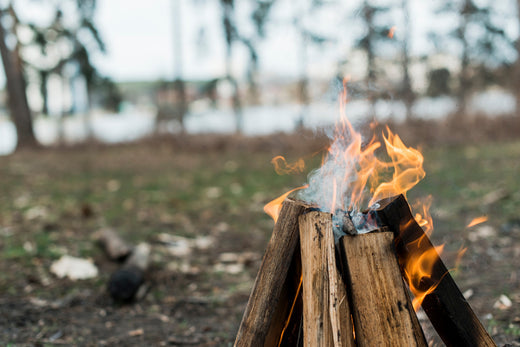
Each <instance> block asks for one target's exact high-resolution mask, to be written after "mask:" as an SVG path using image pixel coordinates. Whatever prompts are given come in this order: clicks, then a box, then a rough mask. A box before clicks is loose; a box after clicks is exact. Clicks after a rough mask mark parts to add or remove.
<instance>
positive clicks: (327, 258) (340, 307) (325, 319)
mask: <svg viewBox="0 0 520 347" xmlns="http://www.w3.org/2000/svg"><path fill="white" fill-rule="evenodd" d="M300 247H301V258H302V279H303V331H304V344H303V345H304V346H309V347H314V346H355V342H354V337H353V329H352V321H351V318H350V308H349V305H348V298H347V293H346V289H345V284H344V283H343V281H342V279H341V276H339V273H338V270H337V265H336V257H335V251H334V235H333V231H332V216H331V215H330V213H325V212H318V211H312V212H309V213H307V214H304V215H302V216H300Z"/></svg>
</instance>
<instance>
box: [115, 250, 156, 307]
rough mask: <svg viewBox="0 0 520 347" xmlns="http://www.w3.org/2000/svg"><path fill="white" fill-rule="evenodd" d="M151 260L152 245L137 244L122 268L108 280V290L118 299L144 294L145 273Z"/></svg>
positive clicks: (129, 299)
mask: <svg viewBox="0 0 520 347" xmlns="http://www.w3.org/2000/svg"><path fill="white" fill-rule="evenodd" d="M149 262H150V246H149V245H148V244H147V243H144V242H143V243H140V244H139V245H137V246H136V247H135V248H134V249H133V251H132V253H131V254H130V256H128V258H127V259H126V261H125V263H124V264H123V266H122V267H121V268H119V269H118V270H116V271H115V272H114V273H113V274H112V275H111V276H110V279H109V281H108V292H109V293H110V296H111V297H112V298H113V299H114V300H116V301H122V302H128V301H132V300H133V299H136V298H140V297H141V296H143V295H142V294H144V293H143V292H142V291H141V289H142V288H144V286H143V284H144V282H145V274H146V270H147V269H148V264H149Z"/></svg>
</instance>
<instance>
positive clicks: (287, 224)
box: [234, 199, 308, 347]
mask: <svg viewBox="0 0 520 347" xmlns="http://www.w3.org/2000/svg"><path fill="white" fill-rule="evenodd" d="M307 208H308V206H307V205H306V204H304V203H303V202H301V201H296V200H292V199H286V200H285V201H284V203H283V205H282V209H281V211H280V216H279V218H278V222H277V223H276V224H275V226H274V230H273V234H272V236H271V239H270V241H269V243H268V245H267V249H266V251H265V254H264V258H263V260H262V264H261V265H260V270H259V272H258V275H257V277H256V280H255V283H254V285H253V289H252V292H251V296H250V297H249V301H248V303H247V306H246V309H245V312H244V315H243V317H242V322H241V323H240V327H239V330H238V333H237V336H236V339H235V344H234V345H235V346H243V347H250V346H264V345H265V343H266V336H267V334H268V332H269V330H270V326H271V323H272V320H273V315H274V313H275V311H277V308H278V303H279V300H280V295H281V293H282V288H283V286H284V285H283V284H284V282H285V281H286V278H287V273H288V270H289V267H290V265H291V263H292V260H293V254H294V250H295V249H296V246H297V244H298V243H299V235H298V217H299V216H300V215H301V214H302V213H303V212H304V211H305V210H306V209H307Z"/></svg>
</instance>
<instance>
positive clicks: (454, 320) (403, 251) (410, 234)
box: [374, 195, 496, 347]
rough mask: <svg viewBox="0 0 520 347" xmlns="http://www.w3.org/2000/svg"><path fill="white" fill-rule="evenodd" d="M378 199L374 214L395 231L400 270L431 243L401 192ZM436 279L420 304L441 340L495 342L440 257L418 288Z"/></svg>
mask: <svg viewBox="0 0 520 347" xmlns="http://www.w3.org/2000/svg"><path fill="white" fill-rule="evenodd" d="M378 203H379V206H380V208H379V209H378V210H377V211H375V213H374V214H375V217H376V218H377V219H378V220H379V223H380V224H381V225H386V226H388V227H389V228H390V230H392V231H393V232H394V233H395V239H396V251H397V256H398V258H399V263H400V266H401V271H403V266H404V264H406V262H407V261H408V260H409V258H411V257H415V256H416V255H417V254H423V253H424V252H426V251H428V250H431V249H432V248H433V247H434V246H433V244H432V243H431V241H430V239H429V238H428V236H427V235H426V234H425V233H424V230H423V229H422V228H421V227H420V226H419V225H418V224H417V222H416V221H415V219H414V218H413V215H412V213H411V211H410V206H409V205H408V202H407V201H406V198H405V197H404V196H403V195H399V196H396V197H393V198H389V199H385V200H382V201H379V202H378ZM419 240H420V242H418V241H419ZM436 283H438V285H437V287H436V288H435V289H434V290H433V291H432V292H431V293H430V294H429V295H427V296H426V297H425V299H424V301H423V303H422V307H423V309H424V311H425V312H426V314H427V315H428V318H429V319H430V321H431V323H432V325H433V327H434V328H435V330H436V331H437V333H438V334H439V336H440V337H441V339H442V340H443V341H444V343H445V344H446V345H447V346H457V347H458V346H461V347H484V346H486V347H487V346H496V344H495V342H494V341H493V339H492V338H491V336H490V335H489V334H488V332H487V331H486V329H485V328H484V327H483V326H482V323H481V322H480V321H479V319H478V317H477V316H476V315H475V313H474V312H473V310H472V309H471V306H470V305H469V304H468V302H467V301H466V299H465V298H464V296H463V295H462V293H461V291H460V289H459V288H458V286H457V284H456V283H455V281H454V280H453V277H451V275H450V273H449V271H448V269H447V268H446V265H444V263H443V262H442V260H441V258H440V257H439V258H438V259H437V261H436V262H435V264H434V266H433V272H432V275H431V278H430V279H425V280H424V281H423V282H422V283H421V284H422V285H423V288H421V289H427V288H429V287H430V286H432V285H433V284H436Z"/></svg>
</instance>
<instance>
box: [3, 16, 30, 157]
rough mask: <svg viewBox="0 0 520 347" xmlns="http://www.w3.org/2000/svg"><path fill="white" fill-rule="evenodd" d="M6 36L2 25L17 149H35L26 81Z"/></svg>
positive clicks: (4, 63) (10, 109) (6, 73)
mask: <svg viewBox="0 0 520 347" xmlns="http://www.w3.org/2000/svg"><path fill="white" fill-rule="evenodd" d="M2 12H3V11H2ZM6 36H7V35H6V30H5V28H4V26H3V25H2V24H1V23H0V55H1V56H2V63H3V66H4V70H5V77H6V89H7V94H8V99H9V103H8V106H9V111H10V114H11V119H12V121H13V123H14V125H15V127H16V135H17V137H18V143H17V146H16V148H17V149H21V148H34V147H36V146H37V141H36V138H35V136H34V132H33V127H32V118H31V110H30V109H29V104H28V102H27V95H26V94H25V79H24V76H23V71H22V69H21V64H18V61H19V60H20V59H19V57H15V56H14V53H13V52H12V51H10V50H9V48H8V47H7V44H6V42H5V39H6Z"/></svg>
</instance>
